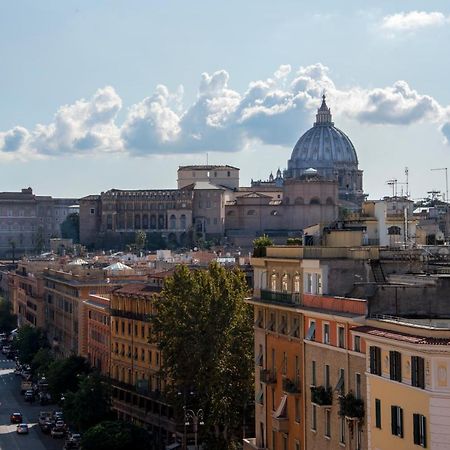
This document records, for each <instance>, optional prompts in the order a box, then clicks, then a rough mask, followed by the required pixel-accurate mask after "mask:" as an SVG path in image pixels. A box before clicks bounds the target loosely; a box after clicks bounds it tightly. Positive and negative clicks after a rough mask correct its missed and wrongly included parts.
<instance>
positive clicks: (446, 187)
mask: <svg viewBox="0 0 450 450" xmlns="http://www.w3.org/2000/svg"><path fill="white" fill-rule="evenodd" d="M430 170H445V199H444V201H445V202H447V203H448V171H447V167H439V168H437V169H430Z"/></svg>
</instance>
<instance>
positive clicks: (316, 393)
mask: <svg viewBox="0 0 450 450" xmlns="http://www.w3.org/2000/svg"><path fill="white" fill-rule="evenodd" d="M311 402H312V403H314V404H316V405H317V406H324V407H331V405H332V403H333V392H332V390H331V388H325V387H324V386H313V387H311Z"/></svg>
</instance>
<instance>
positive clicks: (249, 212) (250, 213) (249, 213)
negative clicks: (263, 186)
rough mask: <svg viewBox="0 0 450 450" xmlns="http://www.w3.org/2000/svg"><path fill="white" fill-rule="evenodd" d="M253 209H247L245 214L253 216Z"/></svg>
mask: <svg viewBox="0 0 450 450" xmlns="http://www.w3.org/2000/svg"><path fill="white" fill-rule="evenodd" d="M255 212H256V211H255V210H254V209H249V210H248V211H247V216H254V215H255Z"/></svg>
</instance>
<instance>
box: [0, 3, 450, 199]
mask: <svg viewBox="0 0 450 450" xmlns="http://www.w3.org/2000/svg"><path fill="white" fill-rule="evenodd" d="M449 54H450V3H449V2H448V1H447V0H445V1H432V0H430V1H427V2H423V1H421V2H419V1H411V0H410V1H408V2H404V1H392V0H391V1H380V0H378V1H365V2H360V1H352V0H346V1H345V2H336V1H331V0H329V1H320V0H316V1H314V2H308V1H303V0H281V1H279V2H274V1H273V0H271V1H266V0H247V1H245V2H242V1H241V0H239V1H236V0H228V1H227V2H211V1H206V0H203V1H196V0H191V1H189V2H187V1H185V0H165V1H161V0H127V1H125V0H122V1H119V0H96V1H95V2H93V1H92V0H85V1H81V0H78V1H73V0H65V1H64V2H61V1H56V0H53V1H49V0H40V1H39V2H37V1H35V0H29V1H25V0H17V1H14V2H11V1H10V2H6V1H3V2H0V57H1V59H0V191H15V190H20V189H21V188H23V187H28V186H31V187H32V188H33V190H34V192H35V193H37V194H39V195H53V196H55V197H82V196H85V195H88V194H95V193H100V192H102V191H106V190H108V189H111V188H118V189H158V188H175V187H176V178H177V174H176V171H177V168H178V167H179V166H180V165H190V164H205V163H207V162H208V163H210V164H230V165H233V166H237V167H239V168H240V169H241V171H240V177H241V185H248V184H249V183H250V180H251V179H255V180H256V179H267V178H268V176H269V174H270V172H273V173H275V172H276V170H277V169H278V168H280V169H281V170H283V169H285V168H286V167H287V161H288V159H289V158H290V154H291V152H292V149H293V147H294V145H295V143H296V141H297V140H298V139H299V138H300V136H301V135H302V134H303V133H304V132H305V131H307V130H308V129H309V128H310V127H311V126H312V124H313V122H314V117H315V113H316V109H317V108H318V107H319V106H320V97H321V95H322V93H323V92H324V91H325V92H326V95H327V103H328V106H329V107H330V108H331V112H332V114H333V120H334V122H335V125H336V126H337V127H338V128H340V129H341V130H343V131H344V132H345V133H346V134H347V135H348V136H349V137H350V139H351V140H352V142H353V144H354V146H355V148H356V151H357V154H358V158H359V167H360V169H362V170H363V171H364V190H365V192H366V193H368V194H369V198H371V199H377V198H381V197H383V196H385V195H390V194H392V187H391V186H390V185H388V184H387V181H388V180H390V179H397V180H398V193H402V190H403V191H404V192H406V185H405V184H403V183H404V182H405V181H406V179H405V167H408V170H409V188H410V189H409V191H410V195H411V198H413V199H419V198H423V197H426V196H427V195H428V194H427V193H428V192H429V191H432V190H439V191H442V192H445V172H444V171H432V170H431V169H433V168H444V167H449V168H450V89H448V87H449V85H448V83H449V73H450V58H449V57H448V55H449Z"/></svg>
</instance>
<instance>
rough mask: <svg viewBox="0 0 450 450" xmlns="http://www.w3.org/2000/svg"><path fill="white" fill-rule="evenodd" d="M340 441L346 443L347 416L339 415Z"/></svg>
mask: <svg viewBox="0 0 450 450" xmlns="http://www.w3.org/2000/svg"><path fill="white" fill-rule="evenodd" d="M339 443H340V444H345V418H344V417H339Z"/></svg>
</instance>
